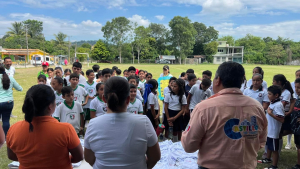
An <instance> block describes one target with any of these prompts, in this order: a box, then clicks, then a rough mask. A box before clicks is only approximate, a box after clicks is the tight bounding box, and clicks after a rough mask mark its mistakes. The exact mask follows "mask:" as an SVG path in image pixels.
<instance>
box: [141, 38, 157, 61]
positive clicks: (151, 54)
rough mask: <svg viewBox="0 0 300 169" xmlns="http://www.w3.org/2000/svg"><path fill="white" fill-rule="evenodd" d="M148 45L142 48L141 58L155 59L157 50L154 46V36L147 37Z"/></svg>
mask: <svg viewBox="0 0 300 169" xmlns="http://www.w3.org/2000/svg"><path fill="white" fill-rule="evenodd" d="M148 40H149V41H148V45H147V46H146V47H145V48H144V49H143V50H142V52H141V54H142V58H143V59H155V58H156V57H157V56H158V53H157V50H156V48H155V46H156V40H155V38H152V37H151V38H149V39H148Z"/></svg>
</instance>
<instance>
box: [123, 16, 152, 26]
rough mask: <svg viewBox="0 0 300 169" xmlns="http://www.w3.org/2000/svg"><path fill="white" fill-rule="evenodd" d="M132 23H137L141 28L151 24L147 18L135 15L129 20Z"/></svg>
mask: <svg viewBox="0 0 300 169" xmlns="http://www.w3.org/2000/svg"><path fill="white" fill-rule="evenodd" d="M128 19H129V20H130V21H131V22H136V23H137V24H138V25H139V26H144V27H147V26H149V24H150V23H151V22H150V21H149V20H148V19H146V18H145V17H142V16H140V15H133V16H132V17H130V18H128Z"/></svg>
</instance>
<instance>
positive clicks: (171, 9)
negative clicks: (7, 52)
mask: <svg viewBox="0 0 300 169" xmlns="http://www.w3.org/2000/svg"><path fill="white" fill-rule="evenodd" d="M178 15H180V16H187V17H189V18H190V19H191V20H192V21H193V22H196V21H197V22H202V23H204V24H206V25H207V26H214V27H215V29H217V30H218V31H219V35H220V36H224V35H232V36H234V37H235V38H240V37H243V36H245V35H246V34H247V33H251V34H253V35H256V36H261V37H266V36H270V37H273V38H276V37H277V36H282V37H285V38H290V39H293V40H295V41H300V0H0V37H1V36H3V35H4V34H5V33H6V32H7V31H8V27H10V25H11V23H13V22H14V21H23V20H26V19H35V20H40V21H43V23H44V34H45V37H46V39H48V40H50V39H53V38H54V36H53V34H56V33H58V32H59V31H61V32H63V33H66V34H67V35H69V36H71V40H72V41H76V40H97V39H99V38H103V33H102V32H101V27H102V26H103V25H105V23H106V22H107V21H109V20H111V19H112V18H115V17H118V16H124V17H126V18H128V19H129V20H131V21H134V22H137V23H138V24H139V25H143V26H148V25H149V23H151V22H154V23H161V24H164V25H168V22H169V21H170V20H171V19H172V18H173V17H174V16H178Z"/></svg>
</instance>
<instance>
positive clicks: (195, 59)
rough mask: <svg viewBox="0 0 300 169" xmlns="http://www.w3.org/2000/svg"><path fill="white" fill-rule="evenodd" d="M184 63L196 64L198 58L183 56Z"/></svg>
mask: <svg viewBox="0 0 300 169" xmlns="http://www.w3.org/2000/svg"><path fill="white" fill-rule="evenodd" d="M185 64H186V65H198V64H199V59H197V58H185Z"/></svg>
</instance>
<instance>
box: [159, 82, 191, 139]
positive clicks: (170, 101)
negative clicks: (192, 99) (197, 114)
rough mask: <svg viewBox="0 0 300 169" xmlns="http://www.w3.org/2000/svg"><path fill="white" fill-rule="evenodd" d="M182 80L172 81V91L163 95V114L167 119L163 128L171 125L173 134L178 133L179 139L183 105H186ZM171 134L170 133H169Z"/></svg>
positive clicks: (167, 128)
mask: <svg viewBox="0 0 300 169" xmlns="http://www.w3.org/2000/svg"><path fill="white" fill-rule="evenodd" d="M184 84H185V83H184V80H182V79H177V80H176V81H175V82H173V83H172V91H171V93H170V94H167V95H166V96H165V99H164V102H165V114H166V117H167V119H165V120H164V125H165V129H166V130H169V126H173V135H174V136H177V135H178V140H181V132H182V130H184V127H183V116H182V114H183V113H184V110H185V109H184V106H186V105H187V100H186V96H185V94H184ZM170 134H172V133H170Z"/></svg>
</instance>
